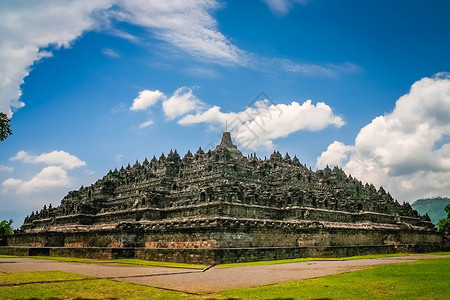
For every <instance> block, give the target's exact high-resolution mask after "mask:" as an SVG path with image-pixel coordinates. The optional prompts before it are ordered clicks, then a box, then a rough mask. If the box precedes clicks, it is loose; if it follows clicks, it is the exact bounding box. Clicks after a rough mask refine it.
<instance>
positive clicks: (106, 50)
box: [102, 48, 120, 58]
mask: <svg viewBox="0 0 450 300" xmlns="http://www.w3.org/2000/svg"><path fill="white" fill-rule="evenodd" d="M102 53H103V54H104V55H106V56H109V57H112V58H119V57H120V54H119V53H118V52H117V51H115V50H113V49H110V48H104V49H102Z"/></svg>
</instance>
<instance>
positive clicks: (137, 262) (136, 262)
mask: <svg viewBox="0 0 450 300" xmlns="http://www.w3.org/2000/svg"><path fill="white" fill-rule="evenodd" d="M28 257H30V258H40V259H48V260H56V261H65V262H78V263H96V264H114V263H115V264H128V265H137V266H148V267H166V268H185V269H204V268H207V267H208V266H206V265H194V264H181V263H171V262H160V261H148V260H141V259H112V260H99V259H90V258H76V257H54V256H28ZM0 258H1V256H0Z"/></svg>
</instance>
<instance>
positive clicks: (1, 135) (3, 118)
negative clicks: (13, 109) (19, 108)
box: [0, 111, 12, 141]
mask: <svg viewBox="0 0 450 300" xmlns="http://www.w3.org/2000/svg"><path fill="white" fill-rule="evenodd" d="M9 122H11V120H10V119H8V116H7V115H6V114H5V113H3V112H1V111H0V141H4V140H6V138H7V137H8V136H9V135H11V134H12V131H11V128H9Z"/></svg>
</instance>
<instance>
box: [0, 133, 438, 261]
mask: <svg viewBox="0 0 450 300" xmlns="http://www.w3.org/2000/svg"><path fill="white" fill-rule="evenodd" d="M443 240H444V237H443V236H442V235H441V234H440V233H438V232H436V230H435V229H434V226H433V224H432V223H431V222H430V219H429V218H428V216H419V214H418V213H417V212H416V211H415V210H413V209H412V208H411V206H410V205H409V204H407V203H406V204H399V203H398V202H397V201H395V200H394V199H393V198H392V197H391V195H390V194H389V193H387V192H386V191H385V190H384V189H383V188H380V189H378V190H377V189H376V188H375V187H374V186H373V185H369V184H363V183H361V182H360V181H358V180H357V179H355V178H352V177H351V176H347V175H346V174H345V173H344V172H343V171H342V170H341V169H340V168H337V167H334V168H333V169H330V168H329V167H326V168H325V169H323V170H318V171H311V170H310V169H308V168H306V166H304V165H302V164H301V163H300V162H299V160H298V159H297V157H295V156H294V157H293V158H291V157H290V156H289V155H288V154H286V155H285V156H284V157H283V156H282V155H281V154H280V153H279V152H274V153H273V154H272V155H271V156H270V158H267V159H261V158H257V157H256V155H250V156H249V157H246V156H244V155H242V153H241V151H240V150H239V149H238V148H237V147H236V146H235V145H234V144H233V142H232V140H231V135H230V133H229V132H224V133H223V136H222V141H221V143H220V145H218V146H217V147H216V148H215V149H214V150H210V151H208V152H206V153H205V152H204V151H203V150H202V149H201V148H200V149H199V150H198V151H197V152H196V153H195V154H192V153H191V152H190V151H188V153H187V154H186V155H184V157H183V158H181V157H180V155H179V154H178V153H177V151H170V153H169V154H168V155H167V157H166V156H165V155H164V154H162V155H161V156H160V157H159V159H156V158H155V157H153V159H152V160H151V161H148V160H147V159H145V160H144V162H143V163H142V164H140V163H138V162H136V164H134V165H133V166H130V165H128V166H127V167H126V168H123V167H122V168H121V169H120V170H117V169H115V170H114V171H110V172H109V173H108V174H106V176H104V177H103V178H102V179H99V180H98V181H97V182H96V183H94V184H92V185H91V186H88V187H81V188H80V189H79V190H77V191H71V192H69V193H68V194H67V196H65V197H64V198H63V199H62V201H61V205H60V206H58V207H51V206H48V207H46V206H44V208H43V209H42V210H41V211H39V212H33V213H31V215H29V216H27V217H26V218H25V222H24V224H23V226H22V227H21V229H20V230H18V231H16V233H15V234H14V235H13V236H10V237H8V239H7V240H6V242H4V244H6V247H5V245H4V247H0V254H7V253H10V254H16V255H17V254H19V255H20V254H22V255H52V256H74V257H92V258H103V259H105V258H106V259H108V258H118V257H129V258H139V259H147V260H157V261H173V262H188V263H208V264H215V263H228V262H243V261H256V260H272V259H286V258H298V257H308V256H315V257H317V256H348V255H360V254H369V253H394V252H426V251H434V250H439V249H442V247H443V243H444V241H443Z"/></svg>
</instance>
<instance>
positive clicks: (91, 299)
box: [26, 297, 119, 300]
mask: <svg viewBox="0 0 450 300" xmlns="http://www.w3.org/2000/svg"><path fill="white" fill-rule="evenodd" d="M63 299H67V298H58V297H50V298H36V297H33V298H27V299H26V300H63ZM72 300H95V299H94V298H73V299H72ZM104 300H119V298H104Z"/></svg>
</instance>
